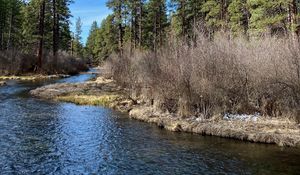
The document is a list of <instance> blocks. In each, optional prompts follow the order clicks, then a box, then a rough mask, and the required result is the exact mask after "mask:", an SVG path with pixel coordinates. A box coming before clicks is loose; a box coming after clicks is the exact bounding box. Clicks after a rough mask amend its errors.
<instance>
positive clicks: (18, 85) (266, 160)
mask: <svg viewBox="0 0 300 175" xmlns="http://www.w3.org/2000/svg"><path fill="white" fill-rule="evenodd" d="M92 76H93V75H92V74H81V75H78V76H73V77H69V78H65V79H61V80H52V81H46V82H36V83H26V82H17V81H10V82H9V83H8V85H7V86H4V87H0V174H112V175H115V174H136V175H140V174H172V175H174V174H270V175H271V174H272V175H273V174H300V151H299V149H293V148H281V147H278V146H275V145H266V144H253V143H247V142H241V141H235V140H230V139H222V138H217V137H208V136H207V137H204V136H199V135H193V134H186V133H172V132H169V131H165V130H161V129H159V128H157V127H156V126H152V125H150V124H147V123H142V122H139V121H135V120H131V119H128V117H127V116H126V115H125V114H121V113H118V112H114V111H112V110H110V109H107V108H102V107H91V106H76V105H74V104H70V103H57V102H49V101H45V100H40V99H36V98H33V97H31V96H30V95H29V94H28V92H29V90H30V89H33V88H36V87H39V86H41V85H43V84H49V83H53V82H83V81H86V80H88V79H89V78H91V77H92Z"/></svg>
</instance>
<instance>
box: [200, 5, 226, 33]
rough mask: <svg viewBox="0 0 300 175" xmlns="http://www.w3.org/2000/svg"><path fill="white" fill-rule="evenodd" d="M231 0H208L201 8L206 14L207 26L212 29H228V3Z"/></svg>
mask: <svg viewBox="0 0 300 175" xmlns="http://www.w3.org/2000/svg"><path fill="white" fill-rule="evenodd" d="M229 3H230V0H207V1H206V2H205V3H204V4H203V5H202V8H201V11H202V12H204V13H205V14H206V17H205V20H206V22H207V26H208V27H210V28H211V29H212V31H217V30H226V29H227V28H228V26H227V22H228V14H227V13H228V11H227V9H228V5H229Z"/></svg>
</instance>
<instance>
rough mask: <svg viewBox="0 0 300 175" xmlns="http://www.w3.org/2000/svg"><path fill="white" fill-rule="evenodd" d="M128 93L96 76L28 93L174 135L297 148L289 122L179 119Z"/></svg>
mask: <svg viewBox="0 0 300 175" xmlns="http://www.w3.org/2000/svg"><path fill="white" fill-rule="evenodd" d="M129 92H130V90H128V89H124V88H121V87H119V86H118V85H117V84H116V82H115V81H112V80H111V79H105V78H103V77H99V78H97V79H96V80H95V81H89V82H86V83H75V84H67V83H63V84H53V85H48V86H44V87H41V88H38V89H35V90H33V91H31V94H32V95H34V96H37V97H41V98H47V99H52V100H58V101H64V102H71V103H75V104H78V105H96V106H106V107H109V108H112V109H115V110H118V111H121V112H128V113H129V115H130V117H131V118H134V119H137V120H141V121H144V122H149V123H153V124H156V125H157V126H158V127H160V128H164V129H167V130H170V131H175V132H191V133H196V134H201V135H213V136H219V137H225V138H233V139H239V140H243V141H251V142H259V143H270V144H278V145H280V146H300V127H299V125H298V124H296V123H295V122H294V121H292V120H287V119H279V118H266V117H260V118H259V119H258V120H257V121H239V120H236V121H228V120H224V119H223V117H222V116H221V115H215V116H213V117H211V118H209V119H200V118H197V117H195V116H189V117H184V118H183V117H181V116H180V115H178V114H176V113H169V112H165V111H162V110H160V109H158V108H157V107H156V106H155V105H154V104H153V105H152V104H149V103H146V101H145V100H143V99H142V98H139V99H138V100H134V99H132V98H131V97H130V96H129V94H130V93H129Z"/></svg>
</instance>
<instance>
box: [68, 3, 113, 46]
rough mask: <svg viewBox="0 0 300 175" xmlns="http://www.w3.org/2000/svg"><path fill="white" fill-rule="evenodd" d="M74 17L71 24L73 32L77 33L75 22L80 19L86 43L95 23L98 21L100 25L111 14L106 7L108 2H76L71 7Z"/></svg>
mask: <svg viewBox="0 0 300 175" xmlns="http://www.w3.org/2000/svg"><path fill="white" fill-rule="evenodd" d="M70 10H71V13H72V15H73V17H72V19H71V22H72V26H71V30H72V31H73V32H74V31H75V22H76V19H77V18H78V17H80V18H81V21H82V23H83V24H82V42H83V43H85V42H86V39H87V37H88V34H89V30H90V27H91V24H92V23H93V21H97V22H98V25H99V24H100V23H101V21H102V20H103V19H104V18H105V17H106V16H107V15H108V14H110V10H109V9H108V8H107V7H106V0H74V3H73V4H71V6H70Z"/></svg>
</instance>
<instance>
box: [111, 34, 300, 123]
mask: <svg viewBox="0 0 300 175" xmlns="http://www.w3.org/2000/svg"><path fill="white" fill-rule="evenodd" d="M224 36H226V35H222V34H221V35H216V36H215V38H214V40H213V41H211V40H209V39H208V38H206V37H205V36H204V35H201V34H198V39H197V41H196V47H191V46H190V45H188V44H185V43H181V42H178V41H170V42H169V43H168V44H167V46H165V47H164V48H162V49H161V50H160V51H158V52H157V53H152V52H141V51H137V52H135V53H133V54H130V52H129V50H125V51H124V54H123V55H122V57H121V56H119V55H113V56H112V57H111V58H110V59H109V64H110V65H111V70H112V76H113V77H114V78H115V79H116V80H117V81H118V82H119V83H120V84H122V85H124V86H126V87H128V88H130V89H134V90H135V91H138V92H140V95H145V94H144V93H142V92H143V89H145V88H147V89H150V90H149V91H150V92H149V91H147V92H148V93H147V98H148V99H152V100H153V101H154V104H155V102H156V103H157V106H158V107H160V108H161V109H164V110H168V111H170V112H174V111H176V112H178V113H179V114H180V115H181V116H190V115H197V116H202V117H204V118H208V117H211V116H212V115H214V114H215V113H247V114H253V113H255V112H259V113H261V114H263V115H268V116H286V115H287V114H290V113H291V112H292V111H293V110H294V109H299V107H300V104H299V103H300V45H299V43H296V42H294V41H293V40H292V39H290V38H284V39H283V38H281V39H279V38H261V39H255V40H250V41H248V40H245V39H243V38H235V39H228V38H227V37H224ZM174 108H175V110H174ZM292 115H294V113H293V114H292Z"/></svg>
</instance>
